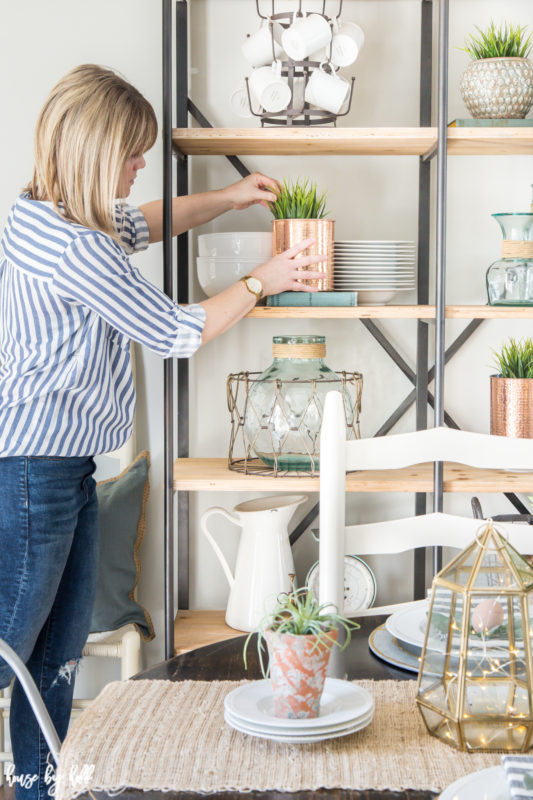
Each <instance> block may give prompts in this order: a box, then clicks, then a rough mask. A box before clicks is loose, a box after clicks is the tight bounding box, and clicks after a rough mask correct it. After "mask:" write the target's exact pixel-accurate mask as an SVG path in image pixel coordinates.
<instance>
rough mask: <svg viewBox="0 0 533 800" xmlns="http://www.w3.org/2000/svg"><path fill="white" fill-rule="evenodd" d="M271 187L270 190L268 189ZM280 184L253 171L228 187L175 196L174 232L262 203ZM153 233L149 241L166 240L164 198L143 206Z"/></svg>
mask: <svg viewBox="0 0 533 800" xmlns="http://www.w3.org/2000/svg"><path fill="white" fill-rule="evenodd" d="M269 188H270V191H269ZM278 189H279V184H278V182H277V181H275V180H274V179H273V178H268V177H267V176H266V175H261V174H260V173H259V172H253V173H252V174H251V175H248V176H247V177H246V178H243V179H242V180H240V181H237V183H233V184H231V186H226V188H225V189H215V190H214V191H211V192H201V193H200V194H190V195H184V196H183V197H174V198H173V200H172V235H173V236H177V235H178V234H179V233H183V232H184V231H188V230H190V229H191V228H195V227H196V226H197V225H203V224H204V223H205V222H209V221H210V220H212V219H214V218H215V217H218V216H220V214H224V213H225V212H226V211H230V210H231V209H243V208H248V207H249V206H251V205H254V204H255V203H260V204H261V205H263V206H266V205H267V202H269V201H270V202H272V201H274V200H275V199H276V195H275V194H274V193H273V192H276V191H278ZM140 210H141V211H142V213H143V215H144V218H145V219H146V222H147V224H148V230H149V232H150V244H153V243H154V242H160V241H162V239H163V201H162V200H154V201H153V202H152V203H145V204H144V205H142V206H140Z"/></svg>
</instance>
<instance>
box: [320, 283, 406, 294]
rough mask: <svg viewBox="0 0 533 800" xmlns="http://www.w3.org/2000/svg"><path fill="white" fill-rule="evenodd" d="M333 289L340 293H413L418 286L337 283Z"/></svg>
mask: <svg viewBox="0 0 533 800" xmlns="http://www.w3.org/2000/svg"><path fill="white" fill-rule="evenodd" d="M333 289H334V290H335V289H337V290H338V291H340V292H342V291H346V292H347V291H353V292H412V291H414V290H415V289H416V286H414V285H413V286H403V285H401V284H400V285H398V284H389V283H384V284H382V283H378V284H376V283H360V282H358V281H339V282H337V281H335V283H334V284H333Z"/></svg>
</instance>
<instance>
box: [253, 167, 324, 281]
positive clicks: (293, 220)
mask: <svg viewBox="0 0 533 800" xmlns="http://www.w3.org/2000/svg"><path fill="white" fill-rule="evenodd" d="M268 205H269V207H270V210H271V211H272V214H273V215H274V220H273V223H272V255H275V256H276V255H278V253H282V252H283V251H284V250H287V249H288V248H289V247H292V246H293V245H295V244H298V242H301V241H303V240H304V239H309V238H313V239H315V244H314V245H312V246H311V247H308V248H307V249H306V250H304V252H303V253H301V255H302V256H304V255H327V257H328V260H327V261H321V262H319V263H317V264H314V265H313V266H312V267H308V269H312V270H314V271H317V272H324V279H323V280H317V281H307V282H306V283H308V284H309V285H316V286H317V287H318V289H320V290H322V291H329V290H331V289H333V250H334V240H335V222H334V221H333V220H331V219H326V216H327V211H326V192H322V193H321V194H319V192H318V189H317V185H316V183H313V182H311V181H309V180H308V179H307V178H305V179H300V178H298V179H297V180H296V181H295V182H290V181H289V182H288V181H283V185H282V187H281V190H280V191H279V193H278V195H277V198H276V201H275V202H273V203H269V204H268Z"/></svg>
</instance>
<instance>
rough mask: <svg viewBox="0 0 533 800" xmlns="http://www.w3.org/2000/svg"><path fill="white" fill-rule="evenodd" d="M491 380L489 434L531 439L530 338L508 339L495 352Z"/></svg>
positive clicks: (532, 368) (532, 362)
mask: <svg viewBox="0 0 533 800" xmlns="http://www.w3.org/2000/svg"><path fill="white" fill-rule="evenodd" d="M494 363H495V365H496V368H497V370H498V374H497V375H492V376H491V379H490V432H491V433H493V434H495V435H496V436H509V437H511V438H519V439H533V339H531V338H527V339H522V340H520V341H516V340H515V339H513V338H510V339H509V341H508V342H506V343H504V344H503V345H502V346H501V348H500V350H499V351H498V352H496V351H495V353H494Z"/></svg>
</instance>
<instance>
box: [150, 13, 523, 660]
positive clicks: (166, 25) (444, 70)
mask: <svg viewBox="0 0 533 800" xmlns="http://www.w3.org/2000/svg"><path fill="white" fill-rule="evenodd" d="M420 2H421V26H420V31H421V36H420V110H419V120H420V126H421V127H430V126H431V112H432V68H433V57H432V43H433V0H420ZM435 2H439V28H438V50H439V55H438V98H437V101H438V144H437V147H436V148H434V150H433V151H432V152H431V153H429V154H428V155H426V156H421V157H420V158H419V193H418V275H417V278H418V280H417V303H418V304H419V305H428V303H429V253H430V219H431V217H430V214H431V210H430V190H431V160H432V159H433V157H434V156H435V155H436V156H437V207H436V232H437V234H436V238H437V241H436V251H437V252H436V299H435V305H436V309H435V310H436V318H435V351H434V366H433V367H431V369H430V368H429V364H428V360H429V337H428V332H429V323H428V322H427V321H424V320H417V344H416V369H415V370H413V369H412V368H411V367H410V366H409V365H408V364H407V363H406V361H405V360H404V359H403V358H402V356H401V355H400V354H399V353H398V351H397V350H396V348H395V347H394V345H393V344H392V343H391V342H390V341H389V339H388V338H387V337H386V336H385V334H384V333H383V331H382V330H381V329H380V328H379V326H378V325H376V323H375V322H373V321H371V320H365V319H362V320H360V322H361V323H362V324H363V325H364V326H365V328H366V329H367V330H368V331H369V333H370V334H371V335H372V336H373V337H374V338H375V339H376V341H377V342H378V343H379V344H380V345H381V346H382V347H383V349H384V350H385V351H386V352H387V354H388V355H389V356H390V358H391V359H392V360H393V361H394V363H395V364H396V365H397V366H398V367H399V369H401V370H402V372H403V373H404V374H405V375H406V376H407V377H408V378H409V380H410V381H411V382H412V383H413V384H414V389H413V390H412V391H411V392H410V393H409V394H408V395H407V396H406V398H405V399H404V400H403V401H402V402H401V403H400V404H399V406H398V408H397V409H396V411H395V412H394V413H393V414H392V415H391V416H390V417H389V418H388V419H387V420H386V421H385V422H384V423H383V424H382V425H381V427H380V428H379V430H378V431H377V432H376V434H375V435H377V436H383V435H385V434H386V433H388V432H389V431H390V430H391V429H392V428H393V426H394V425H395V424H396V422H397V421H398V420H399V419H400V418H401V417H402V416H403V414H404V413H405V412H406V411H407V410H408V409H409V408H410V407H411V406H412V405H413V403H415V404H416V429H417V430H423V429H425V428H427V411H428V405H430V406H432V407H433V409H434V425H435V426H439V425H443V424H446V425H448V426H451V427H455V428H458V427H459V426H458V425H457V423H456V422H455V421H454V419H453V417H451V416H450V414H448V413H447V412H446V410H445V408H444V367H445V364H446V363H447V362H448V361H449V359H450V358H452V357H453V356H454V355H455V353H457V351H458V350H459V349H460V348H461V347H462V346H463V345H464V343H465V342H466V341H467V340H468V339H469V338H470V336H471V335H472V333H473V332H474V331H475V330H476V329H477V328H478V327H479V325H480V324H481V323H482V322H483V320H481V319H478V320H473V321H472V322H470V323H469V324H468V325H467V326H466V327H465V329H464V330H463V331H462V333H461V334H460V335H459V336H458V337H457V338H456V339H455V341H454V342H453V343H452V344H451V345H450V346H449V347H448V348H447V349H445V343H444V334H445V316H444V314H445V286H446V178H447V172H446V160H447V137H446V134H447V117H448V46H449V0H435ZM173 5H174V7H175V75H176V98H175V113H176V126H177V127H180V128H186V127H187V126H188V114H190V115H191V116H192V117H193V118H194V119H195V120H196V122H197V123H198V124H199V125H200V126H201V127H204V128H209V127H213V126H212V125H211V123H210V122H209V121H208V120H207V119H206V117H205V116H204V114H202V112H201V111H200V109H199V108H198V107H197V106H196V105H195V103H194V102H193V101H192V100H191V99H190V98H189V97H188V52H187V39H188V5H189V4H188V2H187V0H162V11H163V14H162V19H163V30H162V37H163V145H164V147H163V150H164V155H163V184H164V200H163V237H164V249H163V257H164V290H165V292H166V293H167V294H168V295H169V297H171V298H172V299H177V301H178V302H180V303H187V302H188V300H189V270H188V266H189V265H188V234H187V233H183V234H181V235H180V236H178V239H177V296H176V290H175V284H174V265H173V248H172V170H173V156H172V127H173V123H172V113H173V102H172V72H173V66H172V29H173V26H172V21H173V20H172V6H173ZM226 158H227V159H228V161H229V162H230V163H231V164H232V165H233V166H234V168H235V169H236V170H237V172H238V173H239V174H240V175H241V176H242V177H244V176H246V175H248V174H249V170H248V169H247V167H246V166H245V164H244V163H243V162H242V161H241V159H240V158H238V157H237V156H226ZM176 171H177V174H176V180H177V193H178V195H183V194H186V193H187V191H188V159H187V156H185V155H184V154H182V153H179V154H178V156H177V166H176ZM176 363H177V367H176V366H175V364H176ZM433 379H434V380H435V391H434V395H433V394H432V393H431V392H429V391H428V385H429V383H430V382H431V381H432V380H433ZM176 387H177V393H176V392H175V388H176ZM176 394H177V397H176ZM176 414H177V456H178V458H186V457H187V456H188V455H189V367H188V361H187V359H178V360H177V362H174V360H173V359H167V360H166V361H165V367H164V426H165V442H164V462H165V476H164V483H165V487H164V490H165V532H164V548H165V587H164V592H165V657H166V658H170V657H171V656H172V655H173V653H174V616H175V607H174V593H175V573H174V561H175V550H174V543H175V529H176V519H175V508H174V494H175V493H174V489H173V466H174V459H175V454H176V442H175V438H176V433H175V429H174V420H175V419H176ZM442 466H443V465H442V463H440V462H436V463H435V465H434V490H433V509H434V511H441V510H442V507H443V484H442V478H443V471H442ZM505 496H506V497H507V499H508V500H509V501H510V502H511V503H512V504H513V505H514V506H515V508H516V509H517V510H518V511H519V512H520V513H522V514H523V513H527V509H526V508H525V506H524V505H523V504H522V503H521V502H520V500H519V499H518V498H517V497H516V496H515V495H513V494H506V495H505ZM426 509H427V496H426V494H422V493H417V494H415V514H417V515H419V514H424V513H426ZM317 514H318V504H317V505H315V506H314V507H313V508H312V509H311V510H310V511H309V512H308V514H307V515H306V517H305V519H304V520H302V522H301V523H300V524H299V525H298V526H297V527H296V529H295V530H294V531H293V532H292V533H291V537H290V538H291V543H294V542H295V541H296V540H297V539H298V538H299V537H300V536H301V535H302V534H303V533H304V531H305V530H307V528H308V527H309V526H310V525H311V523H312V522H313V520H314V519H315V517H316V516H317ZM177 544H178V576H177V577H178V587H177V600H178V608H180V609H187V608H188V607H189V493H188V492H183V491H179V492H178V493H177ZM441 560H442V554H441V548H435V549H434V553H433V569H434V571H436V570H438V569H440V565H441ZM425 578H426V576H425V549H424V548H420V549H419V550H417V551H415V555H414V597H415V598H419V597H423V596H424V595H425V592H426V585H425Z"/></svg>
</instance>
